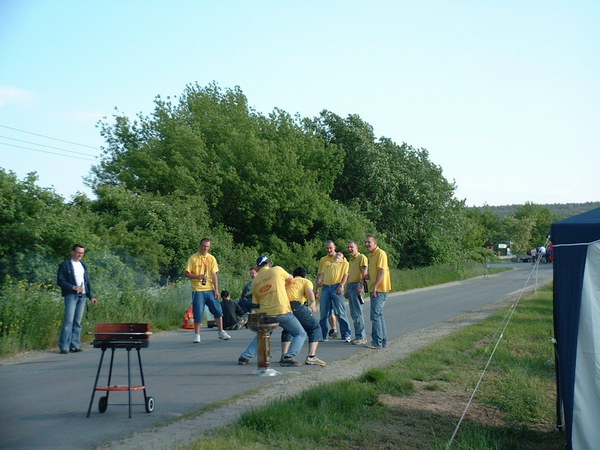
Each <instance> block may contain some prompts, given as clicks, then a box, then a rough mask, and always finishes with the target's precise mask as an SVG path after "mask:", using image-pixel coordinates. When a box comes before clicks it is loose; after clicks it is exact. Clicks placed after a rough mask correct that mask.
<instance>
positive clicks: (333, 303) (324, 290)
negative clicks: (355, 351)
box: [315, 241, 352, 342]
mask: <svg viewBox="0 0 600 450" xmlns="http://www.w3.org/2000/svg"><path fill="white" fill-rule="evenodd" d="M325 250H326V251H327V255H325V256H323V257H322V258H321V260H320V261H319V272H318V275H317V288H316V291H315V295H316V296H317V298H319V301H320V306H319V311H320V313H321V319H320V320H319V325H321V332H322V333H323V340H324V341H327V340H328V332H329V322H328V320H327V319H328V317H329V314H330V312H331V311H333V314H335V315H336V317H337V318H338V321H339V323H340V333H341V334H342V339H343V340H345V341H346V342H350V340H351V337H352V331H351V330H350V324H349V323H348V316H347V315H346V307H345V305H344V295H343V293H344V286H345V285H346V281H347V280H348V261H346V258H344V255H343V254H342V253H339V254H337V252H336V251H335V244H334V243H333V241H327V242H326V243H325ZM336 258H337V259H336ZM319 290H321V293H320V294H319Z"/></svg>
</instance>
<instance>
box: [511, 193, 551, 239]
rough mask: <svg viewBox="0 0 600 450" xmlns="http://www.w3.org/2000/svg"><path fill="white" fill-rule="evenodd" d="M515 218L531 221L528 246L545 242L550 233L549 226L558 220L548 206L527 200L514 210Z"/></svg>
mask: <svg viewBox="0 0 600 450" xmlns="http://www.w3.org/2000/svg"><path fill="white" fill-rule="evenodd" d="M515 218H517V219H521V220H525V219H527V220H529V221H531V225H532V228H531V240H530V241H529V243H528V244H529V247H531V248H533V247H539V246H542V245H545V244H546V240H547V238H548V235H549V234H550V226H551V225H552V223H553V222H555V221H556V220H558V217H557V216H555V215H553V214H552V211H551V210H550V208H546V207H544V206H541V205H536V204H534V203H530V202H527V203H525V204H524V205H523V206H520V207H518V208H517V210H516V211H515Z"/></svg>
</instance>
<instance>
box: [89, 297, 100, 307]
mask: <svg viewBox="0 0 600 450" xmlns="http://www.w3.org/2000/svg"><path fill="white" fill-rule="evenodd" d="M90 302H92V303H93V304H94V305H95V304H96V303H98V300H96V299H95V298H94V297H92V298H91V299H90Z"/></svg>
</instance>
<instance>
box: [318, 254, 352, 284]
mask: <svg viewBox="0 0 600 450" xmlns="http://www.w3.org/2000/svg"><path fill="white" fill-rule="evenodd" d="M321 267H322V270H321ZM319 273H322V274H323V284H325V285H329V284H338V283H341V282H342V278H344V275H346V274H347V273H348V261H347V260H346V258H344V260H343V261H340V262H333V258H331V257H330V256H324V257H323V258H321V263H319Z"/></svg>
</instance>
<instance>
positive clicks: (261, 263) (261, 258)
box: [256, 256, 271, 267]
mask: <svg viewBox="0 0 600 450" xmlns="http://www.w3.org/2000/svg"><path fill="white" fill-rule="evenodd" d="M270 262H271V261H270V260H269V258H267V257H266V256H259V257H258V259H257V260H256V265H257V266H258V267H260V266H264V265H265V264H267V263H270Z"/></svg>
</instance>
